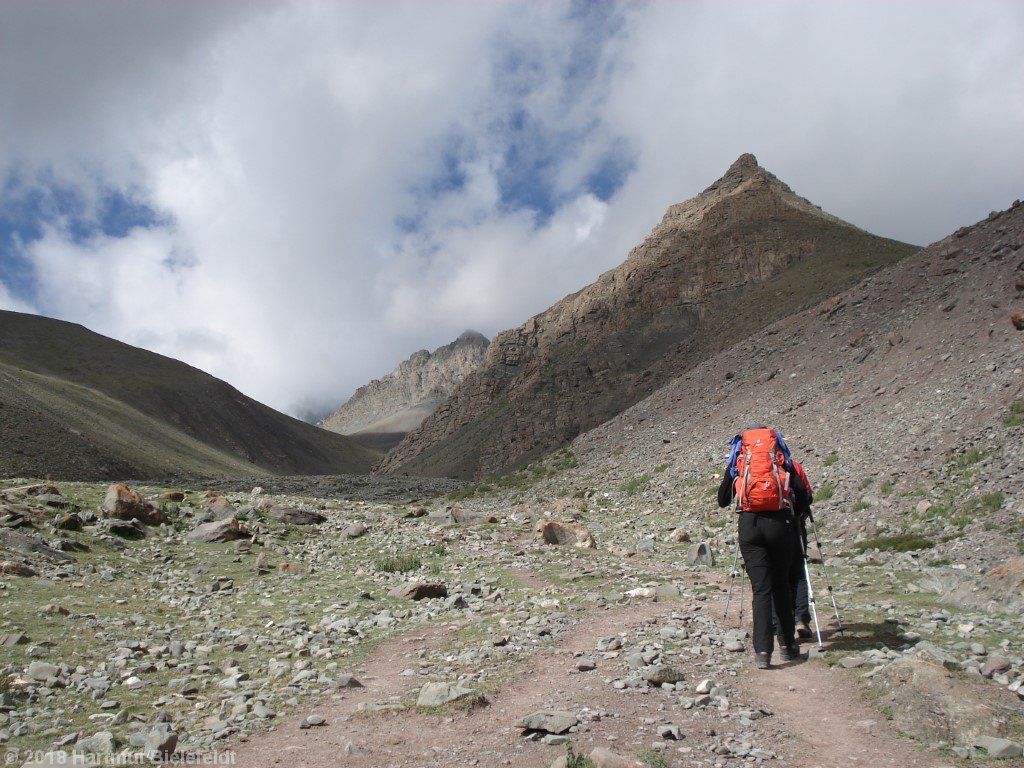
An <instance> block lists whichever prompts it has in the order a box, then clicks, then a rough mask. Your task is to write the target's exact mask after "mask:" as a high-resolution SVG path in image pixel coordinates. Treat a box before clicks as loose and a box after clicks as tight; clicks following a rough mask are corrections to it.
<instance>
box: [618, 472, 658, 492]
mask: <svg viewBox="0 0 1024 768" xmlns="http://www.w3.org/2000/svg"><path fill="white" fill-rule="evenodd" d="M649 482H651V476H650V475H648V474H647V473H646V472H644V474H642V475H640V477H634V478H633V479H632V480H627V481H626V482H624V483H623V484H622V485H620V486H619V490H620V491H622V492H623V493H625V494H626V495H627V496H635V495H636V494H637V493H638V492H639V491H640V490H641V489H642V488H643V487H644V486H646V485H647V484H648V483H649Z"/></svg>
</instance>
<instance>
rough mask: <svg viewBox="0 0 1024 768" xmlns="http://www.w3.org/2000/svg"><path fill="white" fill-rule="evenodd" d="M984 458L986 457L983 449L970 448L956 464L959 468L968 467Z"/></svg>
mask: <svg viewBox="0 0 1024 768" xmlns="http://www.w3.org/2000/svg"><path fill="white" fill-rule="evenodd" d="M983 458H985V452H984V451H983V450H981V449H980V448H969V449H968V450H966V451H965V452H964V453H963V454H962V455H961V456H960V457H959V458H958V459H957V460H956V466H957V468H958V469H966V468H967V467H970V466H973V465H975V464H977V463H978V462H979V461H981V460H982V459H983Z"/></svg>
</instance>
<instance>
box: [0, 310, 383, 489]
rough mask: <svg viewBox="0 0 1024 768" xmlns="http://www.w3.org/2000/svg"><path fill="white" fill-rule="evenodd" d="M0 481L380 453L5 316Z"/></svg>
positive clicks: (118, 349) (363, 467)
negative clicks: (23, 477) (14, 476)
mask: <svg viewBox="0 0 1024 768" xmlns="http://www.w3.org/2000/svg"><path fill="white" fill-rule="evenodd" d="M0 426H2V428H3V429H2V432H3V440H2V441H0V476H13V475H20V476H31V477H45V476H49V477H53V478H55V479H67V480H71V479H109V478H152V477H165V476H169V475H188V476H194V477H195V476H199V477H207V476H215V477H243V476H251V475H257V474H267V473H272V474H343V473H364V472H366V471H368V470H369V468H370V465H371V461H372V454H371V453H370V452H369V451H367V450H366V449H364V448H363V447H361V446H358V445H356V444H354V443H353V442H352V441H350V440H348V439H347V438H344V437H342V436H340V435H335V434H331V433H330V432H326V431H325V430H322V429H319V428H317V427H314V426H312V425H309V424H304V423H303V422H301V421H299V420H297V419H293V418H291V417H290V416H286V415H284V414H282V413H278V412H277V411H275V410H273V409H272V408H269V407H267V406H265V405H263V404H261V403H258V402H256V401H255V400H253V399H252V398H249V397H246V396H245V395H243V394H242V393H241V392H239V391H238V390H236V389H235V388H234V387H232V386H230V385H229V384H227V383H225V382H223V381H221V380H219V379H215V378H214V377H213V376H210V375H209V374H206V373H203V372H202V371H200V370H197V369H195V368H192V367H191V366H189V365H186V364H184V363H181V362H179V361H177V360H172V359H171V358H167V357H163V356H162V355H157V354H154V353H152V352H147V351H145V350H142V349H138V348H136V347H132V346H129V345H127V344H122V343H121V342H119V341H115V340H113V339H109V338H107V337H105V336H101V335H99V334H97V333H93V332H92V331H89V330H87V329H86V328H83V327H82V326H80V325H75V324H72V323H67V322H63V321H60V320H53V319H50V318H46V317H38V316H36V315H26V314H20V313H16V312H4V311H0Z"/></svg>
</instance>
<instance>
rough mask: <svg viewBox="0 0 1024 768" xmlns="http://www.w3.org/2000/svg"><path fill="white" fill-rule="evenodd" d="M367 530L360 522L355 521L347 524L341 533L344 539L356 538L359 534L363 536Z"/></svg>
mask: <svg viewBox="0 0 1024 768" xmlns="http://www.w3.org/2000/svg"><path fill="white" fill-rule="evenodd" d="M368 530H369V529H368V528H367V527H366V526H365V525H363V524H362V523H359V522H355V523H352V524H351V525H349V526H347V527H346V528H345V530H344V531H342V532H341V535H342V536H344V537H345V538H346V539H358V538H359V537H360V536H363V535H364V534H365V533H366V532H367V531H368Z"/></svg>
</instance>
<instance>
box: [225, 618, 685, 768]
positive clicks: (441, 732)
mask: <svg viewBox="0 0 1024 768" xmlns="http://www.w3.org/2000/svg"><path fill="white" fill-rule="evenodd" d="M672 607H673V604H672V603H653V602H652V603H643V604H639V605H636V604H631V605H627V606H620V607H616V608H613V609H609V610H606V611H598V612H595V613H593V614H591V615H589V616H587V617H586V618H585V619H584V620H582V621H580V622H579V624H577V626H576V627H575V628H573V629H572V630H570V632H569V633H567V635H566V637H565V639H564V641H563V642H562V643H560V644H559V645H558V646H557V647H554V648H549V649H546V650H544V651H543V652H541V653H539V654H537V655H536V656H534V657H533V658H532V659H530V660H529V661H527V662H526V664H525V665H524V666H523V667H522V668H521V669H520V670H519V671H518V672H517V673H516V674H515V675H514V676H513V677H512V678H511V679H509V680H507V681H506V682H505V683H504V684H503V685H501V687H500V688H499V689H498V690H497V691H495V692H494V693H493V694H490V695H489V696H488V700H489V705H488V706H486V707H478V708H474V709H471V710H469V711H465V712H464V711H458V710H452V711H450V712H448V713H445V714H425V713H420V712H416V711H414V710H404V711H401V712H387V711H378V712H366V713H364V712H360V711H359V708H360V705H361V704H363V705H366V704H371V705H373V704H382V703H388V702H392V703H393V702H397V701H401V700H402V699H403V698H406V697H408V695H409V694H411V693H412V692H413V691H415V690H416V689H417V688H418V687H419V686H420V685H421V684H422V682H423V680H422V678H418V677H417V676H414V675H407V674H403V672H405V671H406V670H407V669H409V668H410V666H414V665H415V662H416V659H417V658H418V655H419V654H418V652H419V651H422V650H424V649H426V648H429V647H431V646H436V645H437V644H438V643H441V642H443V641H444V636H445V632H444V628H443V627H437V628H433V629H432V630H430V631H427V632H414V633H411V634H409V635H406V636H404V637H402V638H398V639H395V640H392V641H389V642H387V643H384V644H383V645H381V646H380V647H379V648H378V649H377V650H376V651H375V652H374V653H373V654H372V655H371V656H370V657H368V659H367V660H366V663H365V664H364V665H362V667H360V668H359V669H358V670H357V675H356V677H357V679H358V680H359V681H360V682H362V683H363V684H364V687H363V688H358V689H353V690H352V691H351V693H349V694H347V695H345V696H344V697H343V698H339V699H335V700H331V701H327V702H324V703H323V704H322V705H321V706H320V707H318V708H316V709H315V712H316V714H317V715H320V716H321V717H323V718H324V719H325V720H326V725H325V726H324V727H319V728H310V729H306V730H303V729H302V728H301V722H302V720H303V719H304V717H305V716H302V715H299V716H295V717H292V718H289V719H287V720H284V721H282V722H281V723H280V724H279V725H278V726H277V727H276V728H275V729H274V730H273V731H268V732H266V733H262V734H258V735H256V736H254V737H252V738H251V739H249V741H248V742H247V743H244V744H239V745H238V746H237V748H236V759H237V764H239V765H246V766H252V768H263V767H264V766H266V767H267V768H269V767H270V766H278V765H287V764H295V762H296V761H298V762H299V763H301V764H302V765H303V766H309V768H318V767H319V766H334V765H359V766H367V767H368V768H370V767H372V766H381V767H382V768H383V767H385V766H388V767H397V766H410V767H411V766H426V765H435V764H441V765H476V764H484V765H508V766H522V767H523V768H527V767H528V766H537V765H548V764H549V763H550V762H551V761H552V760H554V759H556V758H557V757H558V756H559V755H561V754H564V747H561V746H551V745H547V744H543V743H538V742H527V741H525V740H524V739H523V738H521V737H520V736H519V734H520V732H521V731H522V729H521V728H519V727H517V725H516V723H517V721H518V720H520V719H521V718H522V717H524V716H526V715H528V714H530V713H531V712H533V711H535V710H537V709H542V708H545V707H546V706H552V707H553V708H558V709H568V708H571V707H570V704H569V702H570V701H573V700H579V701H580V702H587V706H589V707H590V708H591V709H592V710H594V711H595V712H599V711H602V710H607V709H608V707H610V706H615V707H616V709H617V710H618V711H617V712H615V715H616V716H615V717H614V718H612V719H611V720H610V721H606V722H602V723H601V727H600V736H597V735H596V734H594V735H591V734H588V736H587V737H586V738H584V739H579V740H578V741H579V742H580V743H581V744H584V745H585V744H587V743H589V742H590V741H594V742H595V743H596V742H600V743H602V744H603V745H605V746H607V745H608V744H614V743H615V742H617V741H620V740H621V741H622V742H625V743H627V744H631V743H632V742H636V741H637V740H636V738H635V736H636V728H635V727H633V726H634V724H635V722H636V718H637V717H638V716H641V715H643V714H644V713H643V712H642V708H641V707H635V706H634V707H628V708H627V709H626V710H623V709H622V707H621V702H619V701H617V699H621V694H619V692H618V691H616V690H615V689H614V688H612V687H611V686H610V685H602V682H601V680H600V679H599V678H598V677H596V676H595V675H596V674H599V672H590V673H580V672H578V671H576V669H575V667H574V666H572V663H571V662H572V660H573V658H574V657H575V656H576V655H577V654H585V653H588V652H591V651H593V649H594V647H595V644H596V643H597V641H598V640H599V639H600V638H602V637H607V636H612V635H615V634H617V633H619V632H623V631H627V632H628V631H629V630H631V629H634V630H635V629H636V628H637V627H638V626H640V625H641V624H643V623H644V622H645V621H649V620H651V619H653V618H656V617H659V616H661V615H668V614H671V612H672ZM596 730H597V729H596V728H595V731H596Z"/></svg>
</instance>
